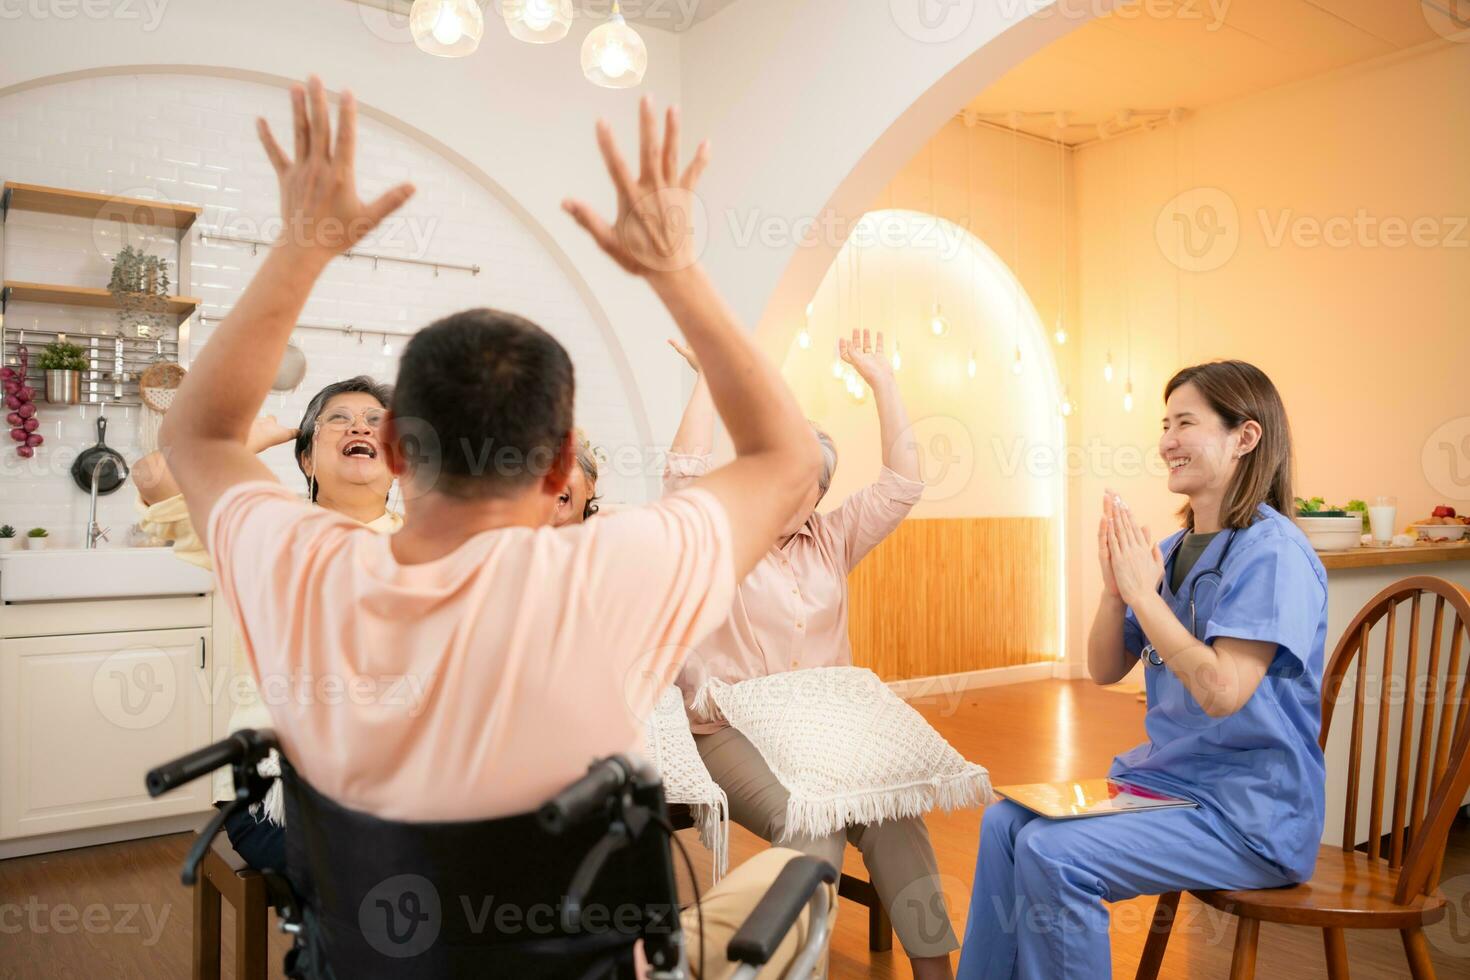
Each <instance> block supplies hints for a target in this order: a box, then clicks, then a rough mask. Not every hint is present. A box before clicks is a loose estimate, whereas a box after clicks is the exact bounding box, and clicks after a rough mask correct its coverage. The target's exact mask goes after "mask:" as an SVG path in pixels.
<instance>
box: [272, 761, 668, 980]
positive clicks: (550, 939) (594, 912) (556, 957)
mask: <svg viewBox="0 0 1470 980" xmlns="http://www.w3.org/2000/svg"><path fill="white" fill-rule="evenodd" d="M281 769H282V777H283V779H284V780H285V802H286V826H287V827H288V828H289V831H288V833H287V834H286V851H287V870H286V875H287V878H288V879H289V881H290V883H291V887H292V890H293V891H294V892H295V893H296V897H297V899H298V901H299V903H300V906H301V915H302V920H303V921H302V931H301V934H300V936H299V937H298V944H297V950H296V952H295V953H294V954H293V962H292V963H291V966H290V972H291V974H292V975H293V976H303V977H313V978H325V977H336V978H342V980H346V978H349V977H387V976H393V977H460V976H466V977H468V976H477V977H479V976H489V977H515V978H520V977H577V978H583V977H585V978H603V977H614V976H616V977H631V976H632V949H633V945H634V943H635V942H636V941H637V940H638V939H639V938H640V937H642V936H644V935H646V934H656V933H659V932H665V933H666V932H668V931H677V928H678V921H679V919H678V914H677V896H676V894H675V891H674V887H673V875H672V867H671V863H670V858H669V842H668V839H667V837H666V836H665V834H664V833H663V832H662V831H661V830H660V829H659V828H658V827H657V826H656V825H655V824H654V823H648V824H646V825H644V826H643V827H641V828H637V829H635V830H633V831H632V840H631V842H630V844H629V846H627V847H626V848H623V849H621V850H618V851H615V852H614V853H612V854H611V855H610V856H609V857H608V859H607V862H606V864H605V865H604V866H603V869H602V872H601V873H600V874H599V875H598V877H597V878H596V880H595V883H594V884H593V885H592V887H591V888H590V890H589V891H588V893H587V895H586V899H585V901H584V902H583V903H582V909H583V912H582V916H581V922H580V926H579V928H577V929H575V930H572V931H569V930H568V929H567V928H565V924H564V922H563V919H562V912H563V908H564V904H565V902H566V898H567V891H568V885H569V884H570V883H571V882H572V880H573V877H574V875H575V874H576V872H577V869H578V867H579V865H580V864H581V863H582V861H583V859H584V858H585V857H586V856H587V854H588V852H590V851H591V850H592V849H593V848H594V847H596V846H597V845H598V843H599V841H602V840H603V838H604V837H606V836H607V834H608V832H609V830H610V829H611V828H612V827H613V823H614V819H613V817H612V816H611V815H610V813H609V814H599V815H598V816H596V817H594V818H592V819H590V820H588V821H587V822H585V823H583V824H579V825H577V826H575V827H571V828H568V829H567V830H566V831H564V832H563V833H561V834H559V835H557V836H552V835H550V834H548V833H547V832H546V831H544V830H543V829H542V828H541V826H540V825H539V824H538V822H537V820H536V816H535V814H529V813H528V814H522V815H517V816H512V817H504V818H499V819H494V820H479V821H465V822H444V823H430V822H423V823H419V822H399V821H391V820H383V819H380V818H378V817H375V816H372V815H371V814H367V813H362V812H359V811H356V810H352V809H349V808H347V807H344V806H342V805H340V804H338V803H335V802H333V801H332V800H330V799H328V798H327V797H325V796H323V795H322V794H320V793H318V792H317V791H316V790H315V789H314V788H313V787H312V786H311V785H310V784H309V783H307V782H306V781H305V780H304V779H302V778H301V776H300V775H299V774H298V773H296V772H295V771H294V770H293V769H292V768H291V766H290V765H289V763H288V762H287V761H286V760H284V759H283V760H282V765H281ZM656 805H657V812H658V814H659V815H660V816H663V815H664V805H663V800H662V791H661V789H660V790H659V791H658V795H657V799H656Z"/></svg>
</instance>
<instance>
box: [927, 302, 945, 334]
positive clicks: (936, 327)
mask: <svg viewBox="0 0 1470 980" xmlns="http://www.w3.org/2000/svg"><path fill="white" fill-rule="evenodd" d="M929 332H930V333H932V334H934V336H936V337H948V336H949V317H947V316H945V315H944V307H942V306H940V305H939V304H938V303H935V304H934V313H933V315H932V316H930V317H929Z"/></svg>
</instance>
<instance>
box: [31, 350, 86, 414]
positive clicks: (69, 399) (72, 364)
mask: <svg viewBox="0 0 1470 980" xmlns="http://www.w3.org/2000/svg"><path fill="white" fill-rule="evenodd" d="M40 365H41V370H42V371H44V372H46V400H47V401H48V402H50V403H51V404H53V405H75V404H76V403H77V402H79V401H81V398H82V372H83V371H85V370H87V355H86V353H85V352H84V351H83V350H82V349H81V348H80V347H78V346H77V345H76V344H68V343H67V342H66V341H64V340H54V341H52V342H51V343H49V344H47V345H46V346H45V347H43V348H41V359H40Z"/></svg>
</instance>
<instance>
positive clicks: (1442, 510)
mask: <svg viewBox="0 0 1470 980" xmlns="http://www.w3.org/2000/svg"><path fill="white" fill-rule="evenodd" d="M1433 516H1435V517H1454V516H1455V508H1453V507H1450V506H1448V505H1446V504H1440V505H1439V506H1438V507H1436V508H1434V515H1433Z"/></svg>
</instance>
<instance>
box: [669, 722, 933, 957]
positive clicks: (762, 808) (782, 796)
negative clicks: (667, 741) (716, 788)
mask: <svg viewBox="0 0 1470 980" xmlns="http://www.w3.org/2000/svg"><path fill="white" fill-rule="evenodd" d="M694 744H695V746H696V747H697V748H698V749H699V754H700V756H701V757H702V758H703V759H704V764H705V767H706V768H707V769H709V774H710V776H711V777H713V779H714V781H715V782H717V783H719V784H720V787H721V788H722V789H724V791H725V793H726V794H727V795H728V796H729V797H730V816H731V818H732V819H733V820H734V821H735V822H736V823H738V824H739V825H740V826H742V827H744V828H745V829H746V830H749V831H750V832H751V833H754V834H759V835H760V836H761V837H763V838H765V839H766V840H768V841H774V840H780V839H781V837H782V836H783V833H784V831H785V827H786V801H787V799H788V798H789V797H790V795H791V794H790V793H788V792H787V791H786V787H784V786H782V785H781V782H780V780H778V779H777V778H776V777H775V775H774V774H773V773H772V772H771V770H770V767H769V766H767V765H766V760H765V759H764V758H762V757H761V754H760V752H759V750H757V749H756V747H755V746H754V745H752V744H751V743H750V740H749V739H747V738H746V737H745V736H744V735H741V734H740V733H739V732H738V731H736V730H735V729H733V728H722V729H720V730H719V731H717V732H713V733H711V734H709V735H695V736H694ZM848 843H851V844H852V845H853V846H854V847H856V848H857V849H858V850H859V851H861V852H862V855H863V863H864V864H865V865H867V868H868V874H869V875H870V876H871V877H872V881H873V887H874V888H875V889H877V891H878V898H879V900H880V901H882V902H883V906H884V907H885V908H886V909H887V910H888V917H889V918H890V919H891V920H892V921H893V931H894V932H896V933H897V934H898V940H899V942H901V943H902V944H903V948H904V952H906V953H907V954H908V955H909V956H911V957H922V956H943V955H945V954H946V953H950V952H952V951H954V950H956V949H959V947H960V943H959V940H958V939H957V938H956V937H955V934H954V928H953V927H952V926H951V925H950V922H949V913H948V910H947V909H946V907H945V902H944V892H943V890H942V889H941V888H940V882H939V863H938V862H937V861H936V860H935V858H934V848H933V846H932V845H931V844H930V843H929V831H928V830H927V829H926V828H925V827H924V821H923V820H922V819H920V818H917V817H911V818H908V819H904V820H885V821H883V822H882V823H876V824H861V825H854V826H851V827H848V828H846V829H845V830H842V831H838V832H837V833H834V834H829V835H828V836H826V837H816V838H812V837H793V838H792V839H790V840H781V846H782V847H789V848H792V849H793V850H797V851H800V852H802V853H803V854H810V855H812V856H813V857H819V858H821V859H822V860H824V861H828V862H830V863H831V864H832V866H833V867H834V868H836V869H837V870H838V871H841V870H842V854H843V850H844V849H845V847H846V845H847V844H848Z"/></svg>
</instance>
